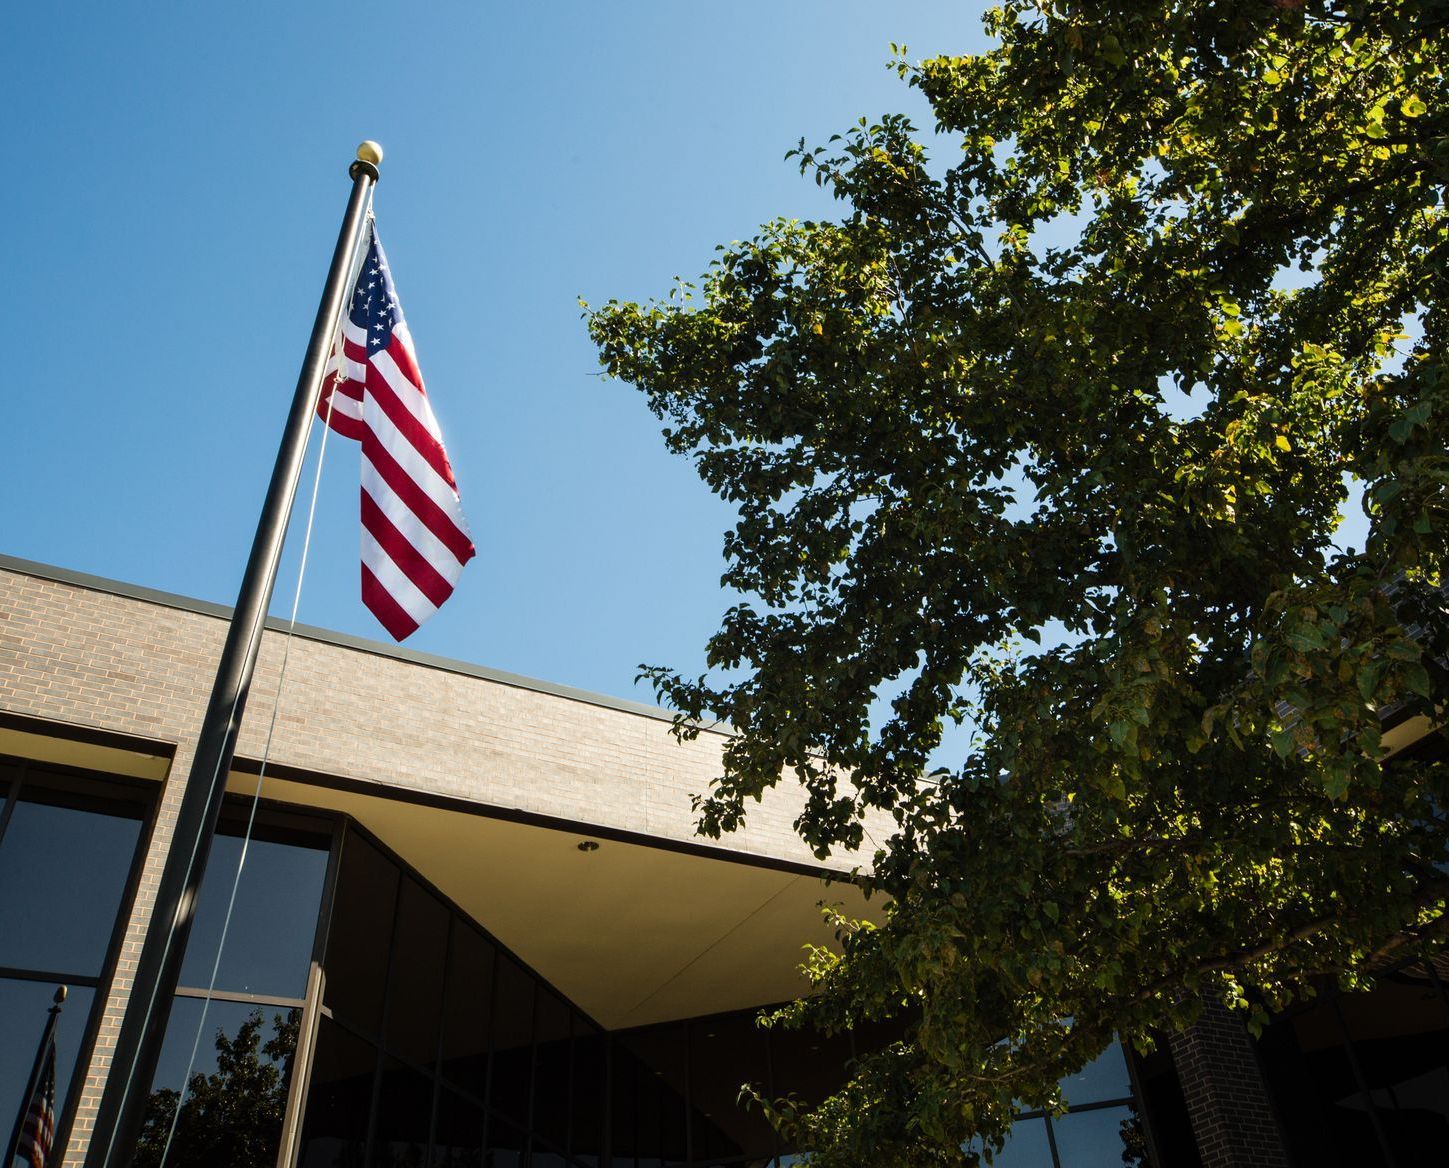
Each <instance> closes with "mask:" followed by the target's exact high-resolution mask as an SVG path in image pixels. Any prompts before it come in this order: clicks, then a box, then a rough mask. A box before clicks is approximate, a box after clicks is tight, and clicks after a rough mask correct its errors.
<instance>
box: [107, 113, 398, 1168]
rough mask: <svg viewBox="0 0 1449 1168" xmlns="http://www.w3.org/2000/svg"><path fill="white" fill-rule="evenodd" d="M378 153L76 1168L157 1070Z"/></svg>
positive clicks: (130, 1133) (125, 1153)
mask: <svg viewBox="0 0 1449 1168" xmlns="http://www.w3.org/2000/svg"><path fill="white" fill-rule="evenodd" d="M381 161H382V147H381V146H379V145H378V144H377V143H376V142H364V143H363V144H362V145H361V146H359V147H358V148H357V161H356V162H354V163H353V164H352V167H351V169H350V170H349V171H348V173H349V174H350V175H351V176H352V196H351V198H350V199H349V200H348V202H347V213H346V214H345V215H344V216H343V218H342V230H341V231H340V232H339V233H338V236H337V247H336V248H335V250H334V251H333V253H332V267H331V268H330V269H329V270H328V272H327V283H326V286H325V287H324V288H323V290H322V302H321V303H320V304H319V305H318V306H317V319H316V322H315V323H314V324H313V325H312V337H311V339H310V340H309V341H308V342H307V355H306V357H305V358H304V359H303V361H302V371H301V373H300V374H298V377H297V390H296V394H295V396H294V397H293V398H292V411H291V413H290V414H289V415H288V417H287V428H286V430H285V431H284V433H283V434H282V445H281V449H280V450H279V451H278V452H277V464H276V466H275V467H274V468H273V470H272V481H271V483H270V485H269V486H268V487H267V498H266V502H264V503H263V504H262V516H261V519H260V521H259V522H258V524H257V534H256V538H255V540H254V541H253V543H252V554H251V558H250V559H249V560H248V561H247V569H246V575H245V576H244V577H243V579H242V586H241V592H240V593H239V595H238V596H237V602H236V611H235V612H234V613H233V615H232V619H231V627H230V629H229V630H228V631H227V635H226V644H225V646H224V647H223V649H222V653H221V661H220V662H219V664H218V665H217V670H216V681H215V683H214V685H213V687H212V691H211V701H210V703H209V704H208V706H207V708H206V718H205V720H204V721H203V722H202V725H201V734H200V736H199V737H198V738H197V742H196V756H195V759H194V760H193V762H192V764H191V773H190V775H189V776H188V777H187V780H186V786H185V788H184V790H183V793H182V798H181V807H180V810H179V811H178V812H177V816H176V827H175V831H174V833H173V835H172V837H171V843H170V846H169V847H168V848H167V851H166V862H165V866H164V867H163V868H162V870H161V879H160V882H159V884H158V886H157V890H156V902H155V905H154V907H153V908H152V910H151V919H150V922H149V924H148V926H147V929H146V939H145V942H144V944H143V947H142V949H141V957H140V960H139V961H138V962H137V965H136V974H135V979H134V981H133V982H132V984H131V996H130V999H129V1001H128V1002H127V1003H126V1013H125V1017H124V1018H123V1020H122V1022H121V1031H120V1034H119V1036H118V1037H117V1040H116V1048H115V1053H114V1055H113V1056H112V1059H111V1067H110V1071H109V1073H108V1074H107V1077H106V1087H105V1091H104V1093H103V1094H102V1096H101V1102H100V1108H99V1110H98V1111H97V1114H96V1123H95V1127H94V1129H93V1130H92V1132H91V1139H90V1146H89V1148H88V1149H87V1151H86V1159H85V1163H86V1168H125V1166H126V1165H127V1164H129V1163H130V1160H131V1157H132V1155H133V1154H134V1152H135V1146H136V1140H137V1138H138V1137H139V1135H140V1131H141V1125H142V1122H143V1120H144V1118H145V1111H146V1099H147V1096H148V1094H149V1092H150V1088H151V1079H152V1077H153V1076H154V1075H155V1073H156V1061H157V1058H158V1056H159V1055H160V1052H161V1040H162V1038H163V1037H164V1035H165V1033H166V1020H167V1018H168V1017H169V1015H170V1012H171V999H172V996H173V995H174V994H175V992H176V982H177V978H178V977H180V974H181V959H182V957H183V956H184V955H185V952H186V938H187V936H188V935H189V934H190V932H191V922H192V917H193V915H194V913H195V909H196V898H197V894H198V892H199V890H200V887H201V878H202V875H203V873H204V872H205V871H206V861H207V857H208V855H209V854H210V852H211V841H212V836H213V835H214V834H215V833H216V820H217V816H218V814H219V813H220V811H221V802H222V795H223V794H224V792H225V789H226V779H227V774H228V773H229V772H230V770H231V763H232V756H233V754H234V753H235V751H236V737H237V730H238V728H239V726H240V725H241V718H242V712H243V710H245V708H246V702H247V691H248V689H249V688H250V687H251V681H252V672H253V670H254V669H255V667H256V663H257V652H258V650H259V649H260V648H261V641H262V626H263V624H264V623H265V621H266V617H267V607H268V605H269V604H270V603H271V599H272V585H273V584H274V583H275V582H276V578H277V565H278V563H279V561H280V559H281V555H282V541H283V539H284V538H285V536H286V534H287V521H288V519H289V518H290V516H291V513H292V502H293V500H294V499H295V498H296V494H297V481H298V479H299V477H300V476H301V473H302V462H303V459H304V457H305V455H306V452H307V438H308V435H309V434H310V432H311V428H312V418H313V416H314V414H315V412H316V406H317V398H318V394H319V392H320V389H321V385H322V374H323V372H324V369H325V366H326V363H327V358H328V355H329V350H330V348H331V345H332V336H333V331H334V330H335V329H336V327H337V322H338V319H339V318H340V316H341V313H342V306H343V301H344V298H345V297H346V295H347V291H348V289H347V288H346V286H345V285H346V283H347V276H348V273H349V271H350V270H351V267H352V261H353V258H354V256H355V255H356V253H357V248H358V245H359V243H360V242H361V239H362V232H363V227H364V226H365V213H366V210H367V196H368V193H369V191H370V190H371V189H372V186H373V184H374V183H376V182H377V179H378V171H377V166H378V163H380V162H381Z"/></svg>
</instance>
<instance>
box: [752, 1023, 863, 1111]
mask: <svg viewBox="0 0 1449 1168" xmlns="http://www.w3.org/2000/svg"><path fill="white" fill-rule="evenodd" d="M769 1035H770V1064H771V1067H772V1068H773V1070H774V1089H775V1095H776V1096H777V1097H781V1098H783V1097H784V1096H787V1095H796V1096H798V1097H799V1098H801V1099H803V1100H805V1101H806V1102H808V1103H812V1104H813V1103H819V1102H820V1101H821V1100H822V1099H824V1098H825V1097H826V1096H827V1095H829V1094H830V1093H831V1092H832V1091H834V1090H835V1088H836V1086H837V1085H839V1083H840V1081H841V1079H842V1077H843V1076H844V1072H845V1066H846V1064H847V1063H848V1062H849V1061H850V1057H851V1043H850V1035H848V1034H836V1035H825V1034H821V1033H820V1032H819V1031H816V1030H812V1029H810V1028H809V1027H806V1028H805V1029H803V1030H785V1029H782V1028H780V1027H778V1026H777V1027H775V1028H774V1029H772V1030H771V1031H770V1032H769Z"/></svg>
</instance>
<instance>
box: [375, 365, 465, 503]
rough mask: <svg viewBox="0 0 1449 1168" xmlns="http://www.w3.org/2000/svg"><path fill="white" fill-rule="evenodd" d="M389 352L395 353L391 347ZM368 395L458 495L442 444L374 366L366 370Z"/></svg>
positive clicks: (451, 469)
mask: <svg viewBox="0 0 1449 1168" xmlns="http://www.w3.org/2000/svg"><path fill="white" fill-rule="evenodd" d="M388 351H389V352H391V351H392V349H391V347H390V348H389V350H388ZM367 392H368V393H370V394H371V395H372V398H373V400H374V401H375V402H377V404H378V405H379V406H380V407H381V408H382V412H383V413H385V414H386V415H387V418H388V421H390V422H391V423H392V424H393V425H394V426H396V427H397V430H398V433H400V434H401V435H402V436H403V437H404V438H406V439H407V440H408V441H409V442H411V443H412V446H413V449H414V450H416V451H417V452H418V453H419V454H421V455H422V456H423V457H424V458H425V459H427V460H428V465H429V466H431V467H432V468H433V469H434V470H435V471H437V472H438V477H439V478H440V479H442V480H443V481H444V482H445V483H447V484H448V486H450V487H452V488H453V490H455V491H456V490H457V489H458V484H457V483H455V482H454V481H453V468H452V467H451V466H449V465H448V456H447V454H446V453H445V452H444V451H443V444H442V443H441V442H439V441H438V439H437V436H436V435H435V434H432V433H430V432H429V430H428V428H427V427H426V426H424V425H423V424H422V422H420V421H418V418H417V415H416V414H414V413H413V412H412V410H410V409H408V407H407V405H406V403H404V402H403V400H402V398H400V397H398V391H397V390H395V389H393V387H392V386H391V385H390V384H389V383H388V380H387V378H386V377H384V376H383V375H382V371H381V370H380V369H378V368H377V367H376V366H374V365H372V364H371V363H369V364H368V366H367ZM403 392H404V393H406V392H407V391H406V390H404V391H403ZM418 393H419V395H421V394H422V391H421V390H418Z"/></svg>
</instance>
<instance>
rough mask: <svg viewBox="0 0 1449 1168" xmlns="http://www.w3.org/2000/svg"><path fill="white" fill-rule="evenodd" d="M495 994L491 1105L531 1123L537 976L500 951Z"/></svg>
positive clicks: (507, 1114)
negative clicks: (535, 981)
mask: <svg viewBox="0 0 1449 1168" xmlns="http://www.w3.org/2000/svg"><path fill="white" fill-rule="evenodd" d="M495 977H496V981H495V983H494V998H493V1035H494V1039H493V1071H492V1079H491V1083H490V1091H491V1093H492V1097H491V1098H490V1099H489V1106H490V1107H491V1108H492V1109H493V1110H494V1111H497V1112H500V1113H501V1114H502V1115H503V1116H505V1117H506V1118H508V1119H511V1120H513V1121H514V1122H515V1123H519V1124H527V1123H528V1093H529V1084H530V1081H531V1079H532V1076H533V991H534V979H533V976H532V975H531V974H530V973H529V972H528V971H527V970H525V969H524V968H523V966H521V965H519V964H518V962H516V961H514V960H513V958H511V957H509V956H508V955H507V954H503V953H500V954H499V955H498V968H497V972H496V975H495Z"/></svg>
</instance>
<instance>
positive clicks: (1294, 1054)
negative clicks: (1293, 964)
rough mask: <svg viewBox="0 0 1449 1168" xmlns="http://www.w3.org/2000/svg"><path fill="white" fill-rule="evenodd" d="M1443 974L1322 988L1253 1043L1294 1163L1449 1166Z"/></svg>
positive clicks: (1417, 969)
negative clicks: (1358, 987) (1348, 989)
mask: <svg viewBox="0 0 1449 1168" xmlns="http://www.w3.org/2000/svg"><path fill="white" fill-rule="evenodd" d="M1445 972H1446V968H1445V966H1444V965H1443V964H1442V963H1441V964H1440V965H1438V966H1435V965H1426V964H1415V965H1409V966H1406V967H1403V968H1400V969H1397V970H1394V971H1392V972H1389V973H1386V974H1384V975H1383V976H1382V977H1380V978H1379V979H1378V982H1377V984H1376V985H1375V987H1374V989H1373V990H1372V991H1371V992H1368V993H1351V994H1346V993H1339V992H1337V991H1336V990H1334V989H1332V988H1331V987H1325V989H1324V991H1323V992H1322V993H1321V994H1320V995H1319V997H1318V998H1317V999H1315V1000H1314V1001H1312V1002H1309V1003H1307V1004H1305V1005H1302V1006H1300V1007H1298V1008H1296V1009H1294V1010H1291V1011H1289V1012H1288V1013H1287V1014H1286V1015H1285V1016H1283V1017H1280V1018H1278V1019H1276V1020H1275V1021H1274V1022H1273V1024H1272V1025H1271V1026H1269V1027H1268V1029H1267V1030H1266V1031H1265V1033H1264V1034H1263V1037H1262V1039H1261V1040H1260V1042H1259V1044H1258V1045H1259V1053H1260V1055H1261V1058H1262V1063H1263V1070H1264V1074H1265V1076H1266V1078H1267V1080H1268V1085H1269V1089H1270V1091H1271V1092H1272V1094H1273V1099H1274V1103H1275V1105H1276V1106H1277V1109H1278V1114H1279V1116H1280V1118H1281V1120H1282V1124H1283V1129H1284V1133H1285V1137H1286V1140H1287V1143H1288V1146H1289V1151H1290V1152H1291V1154H1292V1155H1293V1156H1294V1158H1295V1162H1298V1163H1303V1164H1313V1165H1324V1166H1325V1168H1339V1166H1343V1168H1349V1166H1352V1168H1419V1166H1420V1165H1424V1164H1436V1163H1443V1162H1445V1161H1446V1160H1449V994H1446V989H1445V982H1444V975H1445Z"/></svg>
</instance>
